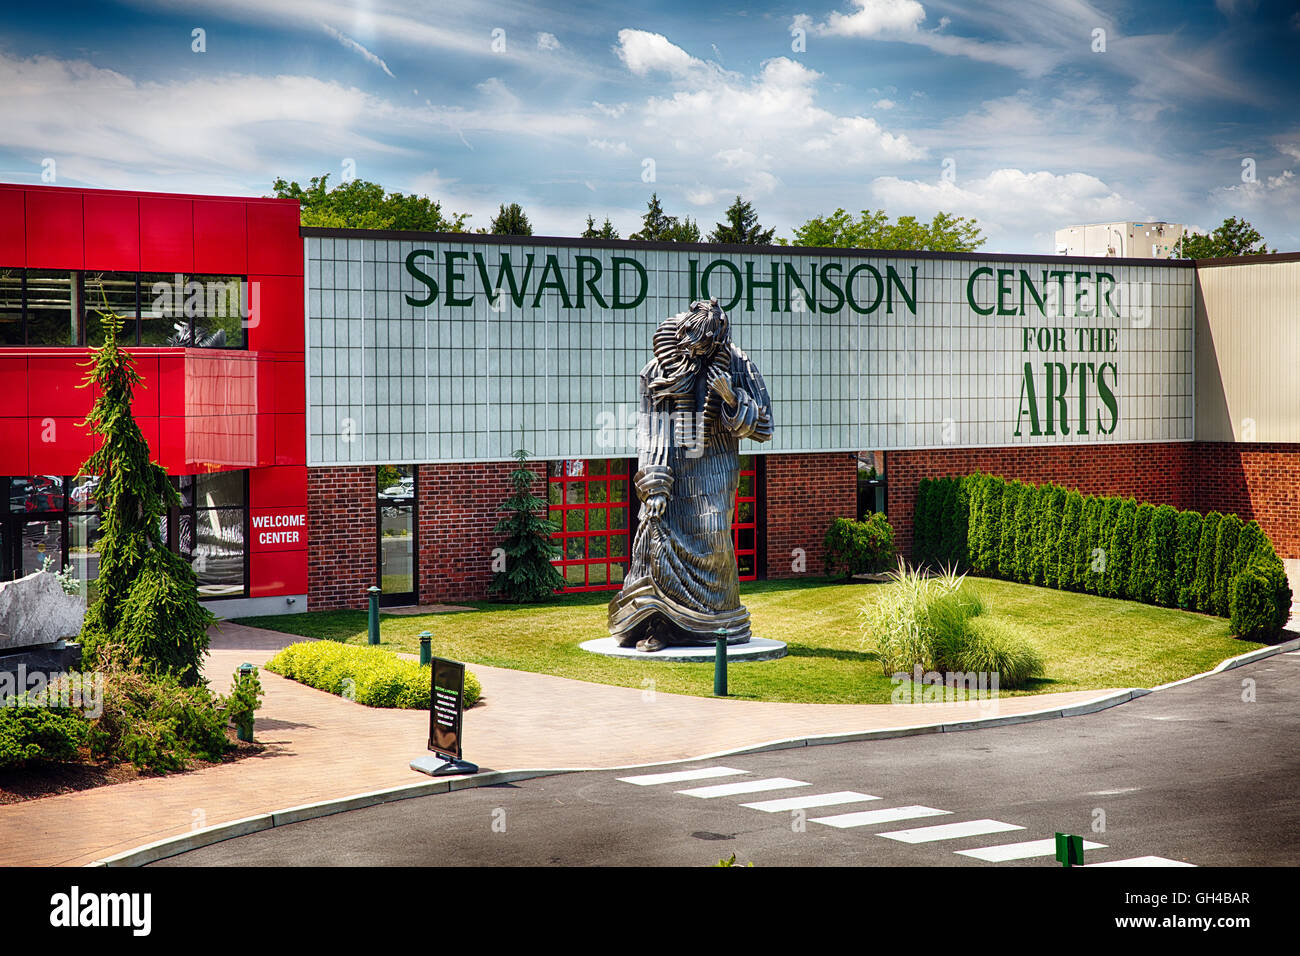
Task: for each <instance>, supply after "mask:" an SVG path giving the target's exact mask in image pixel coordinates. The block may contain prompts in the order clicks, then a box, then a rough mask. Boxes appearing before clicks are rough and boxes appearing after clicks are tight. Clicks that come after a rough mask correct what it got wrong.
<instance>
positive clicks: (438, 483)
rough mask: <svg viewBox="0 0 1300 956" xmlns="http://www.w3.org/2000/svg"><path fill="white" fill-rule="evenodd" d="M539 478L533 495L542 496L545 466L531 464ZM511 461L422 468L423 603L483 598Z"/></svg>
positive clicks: (418, 489) (418, 487) (508, 491)
mask: <svg viewBox="0 0 1300 956" xmlns="http://www.w3.org/2000/svg"><path fill="white" fill-rule="evenodd" d="M529 468H531V469H532V471H533V473H534V474H536V475H537V476H538V480H537V481H536V482H535V483H534V484H533V494H535V495H537V496H538V497H539V498H545V497H546V463H545V462H532V463H530V465H529ZM514 469H515V463H514V462H488V463H476V464H467V465H420V468H419V474H418V476H417V477H416V480H415V481H416V494H417V495H418V497H419V513H420V591H419V595H418V597H419V601H420V603H421V604H438V603H454V602H456V601H468V600H476V599H478V600H481V599H483V598H485V597H487V587H488V584H490V583H491V581H492V549H493V548H495V547H497V546H498V545H499V544H500V539H499V538H498V536H497V535H495V534H493V533H492V529H493V528H494V527H496V523H497V522H498V521H500V520H501V518H502V517H504V514H503V513H502V512H500V511H499V510H497V509H498V506H499V505H500V503H501V502H502V501H504V500H505V499H506V498H509V497H510V495H511V488H510V473H511V472H512V471H514Z"/></svg>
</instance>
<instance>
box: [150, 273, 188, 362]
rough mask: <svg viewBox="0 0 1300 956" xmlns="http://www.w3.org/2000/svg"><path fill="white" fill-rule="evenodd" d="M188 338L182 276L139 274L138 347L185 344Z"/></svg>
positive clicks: (178, 274)
mask: <svg viewBox="0 0 1300 956" xmlns="http://www.w3.org/2000/svg"><path fill="white" fill-rule="evenodd" d="M189 336H190V333H189V320H188V319H186V318H185V276H183V275H182V274H180V273H179V272H146V273H143V274H142V275H141V276H140V344H141V345H155V346H156V345H176V344H185V343H186V342H188V341H189Z"/></svg>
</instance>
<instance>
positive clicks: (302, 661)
mask: <svg viewBox="0 0 1300 956" xmlns="http://www.w3.org/2000/svg"><path fill="white" fill-rule="evenodd" d="M266 669H267V670H269V671H273V672H274V673H276V674H279V675H281V676H282V677H288V678H289V679H290V680H296V681H298V682H299V683H302V684H306V685H307V686H309V687H315V688H316V689H317V690H324V691H328V692H329V693H331V694H335V695H337V696H340V697H348V698H350V699H352V700H355V701H356V702H357V703H358V704H365V705H366V706H367V707H405V708H411V709H416V710H428V709H429V685H430V677H429V668H428V667H427V666H425V667H422V666H420V664H418V663H417V662H415V661H408V660H406V659H404V658H401V657H398V656H396V655H395V654H391V653H389V652H388V651H385V650H381V649H379V648H377V647H358V646H357V645H355V644H339V643H337V642H335V641H300V642H298V643H297V644H290V645H289V646H288V647H285V648H282V649H281V650H280V652H279V653H278V654H276V655H275V656H274V657H273V658H271V659H270V660H269V661H267V663H266ZM482 694H483V689H482V687H481V686H480V684H479V682H478V678H477V677H475V676H474V675H473V674H471V673H470V672H469V671H468V670H467V671H465V690H464V695H463V696H464V702H465V707H466V708H467V709H468V708H470V707H473V706H474V705H475V704H476V703H477V702H478V699H479V697H480V696H482Z"/></svg>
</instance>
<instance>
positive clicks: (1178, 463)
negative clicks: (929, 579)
mask: <svg viewBox="0 0 1300 956" xmlns="http://www.w3.org/2000/svg"><path fill="white" fill-rule="evenodd" d="M1195 455H1196V452H1195V447H1194V446H1193V444H1192V443H1190V442H1168V443H1159V444H1146V445H1138V444H1122V445H1121V444H1114V445H1067V446H1062V447H1056V448H1044V447H1032V448H943V449H930V450H927V451H891V452H886V453H885V476H886V478H887V480H888V485H887V488H888V496H889V497H888V501H887V504H886V508H887V511H888V514H889V522H890V524H892V525H893V526H894V538H895V542H896V543H897V545H898V549H899V552H900V553H901V554H904V555H906V556H908V557H910V556H911V552H912V513H913V512H914V511H915V509H916V486H917V485H918V484H919V483H920V481H921V479H922V478H940V477H943V476H946V475H968V474H970V473H971V472H974V471H982V472H985V473H986V474H994V475H1001V476H1003V477H1004V478H1019V479H1020V480H1021V481H1030V482H1035V483H1038V482H1044V481H1052V482H1055V483H1056V484H1059V485H1063V486H1064V487H1066V488H1077V489H1078V490H1079V491H1081V492H1083V493H1084V494H1088V495H1098V494H1105V495H1123V496H1126V497H1130V496H1131V497H1133V498H1136V499H1138V500H1139V501H1150V502H1153V503H1156V504H1171V505H1174V506H1175V507H1177V508H1192V507H1195V506H1196V505H1195V502H1194V500H1193V496H1194V494H1195V482H1194V481H1193V464H1194V461H1195Z"/></svg>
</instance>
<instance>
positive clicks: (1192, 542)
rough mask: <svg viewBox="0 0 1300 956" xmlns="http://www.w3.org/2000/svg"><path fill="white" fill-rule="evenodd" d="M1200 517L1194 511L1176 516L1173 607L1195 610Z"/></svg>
mask: <svg viewBox="0 0 1300 956" xmlns="http://www.w3.org/2000/svg"><path fill="white" fill-rule="evenodd" d="M1201 522H1202V518H1201V516H1200V515H1199V514H1198V513H1197V512H1195V511H1183V512H1180V513H1179V515H1178V524H1177V530H1176V532H1175V542H1176V543H1175V546H1174V606H1175V607H1181V608H1195V607H1196V595H1195V591H1194V586H1195V584H1196V557H1197V554H1198V552H1199V551H1200V544H1201Z"/></svg>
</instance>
